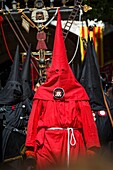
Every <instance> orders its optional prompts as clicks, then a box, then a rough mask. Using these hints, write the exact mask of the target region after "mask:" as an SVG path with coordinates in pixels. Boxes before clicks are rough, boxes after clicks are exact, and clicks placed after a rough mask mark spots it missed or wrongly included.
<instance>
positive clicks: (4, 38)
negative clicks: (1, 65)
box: [0, 24, 13, 62]
mask: <svg viewBox="0 0 113 170" xmlns="http://www.w3.org/2000/svg"><path fill="white" fill-rule="evenodd" d="M0 26H1V30H2V35H3V40H4V43H5V47H6V50H7V53H8V55H9V57H10V59H11V61H12V62H13V58H12V56H11V53H10V51H9V48H8V45H7V42H6V37H5V34H4V30H3V26H2V24H0Z"/></svg>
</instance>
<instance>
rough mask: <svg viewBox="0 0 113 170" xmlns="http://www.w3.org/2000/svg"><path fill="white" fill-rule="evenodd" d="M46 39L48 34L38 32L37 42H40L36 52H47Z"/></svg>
mask: <svg viewBox="0 0 113 170" xmlns="http://www.w3.org/2000/svg"><path fill="white" fill-rule="evenodd" d="M45 39H46V33H45V32H43V31H42V32H38V33H37V40H38V44H37V47H36V50H40V49H42V50H47V46H46V43H45Z"/></svg>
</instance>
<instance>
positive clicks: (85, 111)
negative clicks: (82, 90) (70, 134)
mask: <svg viewBox="0 0 113 170" xmlns="http://www.w3.org/2000/svg"><path fill="white" fill-rule="evenodd" d="M79 108H80V112H81V119H82V127H83V135H84V140H85V144H86V148H87V149H90V148H95V147H96V148H100V141H99V137H98V131H97V127H96V123H95V122H94V119H93V115H92V111H91V107H90V105H89V102H88V101H81V102H79Z"/></svg>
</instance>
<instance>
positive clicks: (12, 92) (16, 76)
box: [0, 46, 22, 105]
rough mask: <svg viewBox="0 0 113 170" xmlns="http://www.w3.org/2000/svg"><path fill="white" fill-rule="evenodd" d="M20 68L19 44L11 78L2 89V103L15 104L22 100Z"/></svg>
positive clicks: (0, 93) (0, 100)
mask: <svg viewBox="0 0 113 170" xmlns="http://www.w3.org/2000/svg"><path fill="white" fill-rule="evenodd" d="M19 68H20V62H19V46H17V49H16V53H15V58H14V62H13V64H12V67H11V72H10V75H9V78H8V80H7V82H6V85H5V86H4V88H3V89H2V90H1V91H0V105H14V104H16V103H18V102H20V101H21V98H22V85H21V77H20V76H21V74H20V69H19Z"/></svg>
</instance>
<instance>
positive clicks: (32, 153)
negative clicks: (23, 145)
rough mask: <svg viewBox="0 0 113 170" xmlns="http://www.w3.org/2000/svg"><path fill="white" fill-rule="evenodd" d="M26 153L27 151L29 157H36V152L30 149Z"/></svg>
mask: <svg viewBox="0 0 113 170" xmlns="http://www.w3.org/2000/svg"><path fill="white" fill-rule="evenodd" d="M25 153H26V156H27V157H29V156H33V157H34V158H35V159H36V154H35V152H33V151H29V150H28V151H26V152H25Z"/></svg>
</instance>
